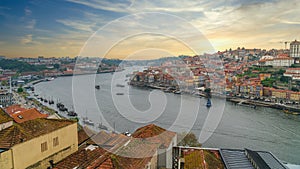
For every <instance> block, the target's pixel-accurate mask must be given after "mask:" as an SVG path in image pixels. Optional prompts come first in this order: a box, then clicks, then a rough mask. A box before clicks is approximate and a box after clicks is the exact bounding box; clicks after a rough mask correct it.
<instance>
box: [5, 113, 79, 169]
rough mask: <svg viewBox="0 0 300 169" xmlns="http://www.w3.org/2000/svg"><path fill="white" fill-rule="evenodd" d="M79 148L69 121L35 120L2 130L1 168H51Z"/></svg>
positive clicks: (71, 122) (75, 130) (75, 125)
mask: <svg viewBox="0 0 300 169" xmlns="http://www.w3.org/2000/svg"><path fill="white" fill-rule="evenodd" d="M77 150H78V139H77V123H76V122H73V121H70V120H50V119H35V120H30V121H26V122H23V123H20V124H17V123H15V124H13V125H12V126H10V127H8V128H6V129H4V130H2V131H0V168H5V169H23V168H28V167H29V168H48V167H50V166H51V165H52V164H53V163H55V162H57V161H60V160H62V159H63V158H65V157H67V156H68V155H70V154H72V153H74V152H76V151H77Z"/></svg>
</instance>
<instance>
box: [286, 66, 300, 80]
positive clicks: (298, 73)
mask: <svg viewBox="0 0 300 169" xmlns="http://www.w3.org/2000/svg"><path fill="white" fill-rule="evenodd" d="M283 76H288V77H291V78H292V79H293V80H300V68H288V69H286V71H285V73H284V74H283Z"/></svg>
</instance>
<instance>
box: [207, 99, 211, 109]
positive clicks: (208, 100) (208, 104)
mask: <svg viewBox="0 0 300 169" xmlns="http://www.w3.org/2000/svg"><path fill="white" fill-rule="evenodd" d="M206 107H208V108H209V107H211V101H210V99H207V103H206Z"/></svg>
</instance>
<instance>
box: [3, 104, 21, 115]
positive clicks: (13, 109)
mask: <svg viewBox="0 0 300 169" xmlns="http://www.w3.org/2000/svg"><path fill="white" fill-rule="evenodd" d="M4 110H5V112H6V113H7V114H9V115H11V114H14V113H16V112H19V111H24V110H26V109H25V108H23V107H21V105H18V104H15V105H11V106H8V107H6V108H5V109H4Z"/></svg>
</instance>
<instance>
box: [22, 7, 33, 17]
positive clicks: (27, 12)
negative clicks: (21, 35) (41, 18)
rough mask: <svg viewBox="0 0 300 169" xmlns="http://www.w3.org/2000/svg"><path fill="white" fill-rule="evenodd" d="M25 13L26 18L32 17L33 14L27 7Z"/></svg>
mask: <svg viewBox="0 0 300 169" xmlns="http://www.w3.org/2000/svg"><path fill="white" fill-rule="evenodd" d="M24 12H25V16H30V15H31V14H32V11H31V10H30V9H29V8H27V7H26V8H25V9H24Z"/></svg>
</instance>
